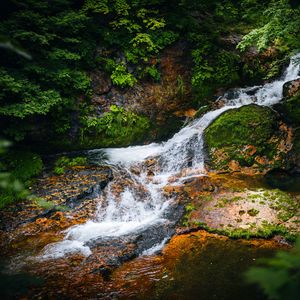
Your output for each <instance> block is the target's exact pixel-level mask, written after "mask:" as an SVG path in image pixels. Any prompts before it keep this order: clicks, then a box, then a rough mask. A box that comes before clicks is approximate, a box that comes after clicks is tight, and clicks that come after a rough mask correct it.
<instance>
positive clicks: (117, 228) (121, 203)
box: [42, 54, 300, 258]
mask: <svg viewBox="0 0 300 300" xmlns="http://www.w3.org/2000/svg"><path fill="white" fill-rule="evenodd" d="M299 58H300V54H297V55H295V56H294V57H292V59H291V62H290V64H289V66H288V67H287V69H286V71H285V72H284V74H283V76H282V77H281V78H280V79H278V80H276V81H274V82H272V83H267V84H265V85H263V86H254V87H248V88H241V89H237V90H235V91H233V92H231V93H226V94H225V95H224V96H223V99H224V101H225V106H224V107H222V108H220V109H217V110H214V111H210V112H208V113H206V114H205V115H204V116H202V117H201V118H199V119H197V120H194V121H193V122H191V123H190V124H188V125H187V126H185V127H184V128H182V129H181V130H180V131H179V132H178V133H176V134H175V135H174V136H173V137H172V138H171V139H170V140H168V141H166V142H163V143H160V144H158V143H152V144H150V145H145V146H133V147H127V148H111V149H102V150H91V151H89V152H88V155H89V156H90V158H91V160H93V161H94V162H97V161H99V160H102V159H103V152H104V153H105V156H106V157H107V159H106V163H107V164H109V165H111V166H113V170H114V180H113V182H111V183H110V184H109V186H108V187H107V188H106V190H105V191H104V192H103V193H102V194H101V195H100V196H99V203H100V204H99V207H98V211H97V213H96V216H95V218H94V219H93V220H89V221H88V222H87V223H85V224H82V225H77V226H73V227H71V228H70V229H68V230H67V231H66V235H65V238H64V240H63V241H61V242H58V243H54V244H50V245H48V246H46V248H45V249H44V252H43V256H42V257H43V258H57V257H61V256H63V255H65V254H66V253H72V252H81V253H82V254H83V255H86V256H88V255H90V254H91V250H90V248H89V246H88V242H90V241H91V240H93V239H97V238H101V237H103V238H108V239H109V238H115V237H120V236H123V235H127V234H130V233H134V232H136V231H138V230H140V229H143V228H147V227H150V226H152V225H153V224H164V223H166V222H169V221H170V220H168V217H167V213H168V209H170V207H172V205H173V204H174V201H175V199H172V198H171V199H170V198H166V197H165V195H164V193H163V188H164V187H165V186H166V185H168V184H171V185H176V184H180V182H181V181H182V180H183V179H186V178H190V177H194V176H203V175H205V169H204V149H203V132H204V130H205V128H206V127H207V126H208V125H209V124H210V123H211V122H212V121H213V120H214V119H216V118H217V117H218V116H219V115H220V114H222V113H223V112H225V111H226V110H229V109H232V108H237V107H240V106H243V105H248V104H251V103H256V104H257V105H265V106H270V105H274V104H275V103H278V102H279V101H280V100H281V99H282V88H283V85H284V83H286V82H287V81H290V80H293V79H297V78H299V70H300V66H299V64H297V63H296V62H295V60H296V59H299ZM137 169H138V172H137V171H136V170H137ZM116 186H117V187H118V188H116ZM167 238H168V237H165V238H164V239H162V240H161V241H159V242H158V243H157V244H155V245H152V248H153V249H155V250H157V248H158V247H162V246H163V244H164V243H165V242H166V241H167ZM152 248H151V249H152ZM151 249H150V250H149V251H144V253H147V254H151Z"/></svg>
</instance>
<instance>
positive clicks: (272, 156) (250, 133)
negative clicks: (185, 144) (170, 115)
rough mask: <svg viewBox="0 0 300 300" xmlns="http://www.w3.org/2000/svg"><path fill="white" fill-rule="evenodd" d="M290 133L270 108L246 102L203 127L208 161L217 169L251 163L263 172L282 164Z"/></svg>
mask: <svg viewBox="0 0 300 300" xmlns="http://www.w3.org/2000/svg"><path fill="white" fill-rule="evenodd" d="M289 137H290V133H289V131H288V127H287V126H284V124H283V123H282V122H281V121H280V119H279V117H278V114H277V113H276V112H274V111H273V110H272V109H271V108H268V107H262V106H258V105H247V106H243V107H241V108H237V109H232V110H228V111H226V112H225V113H223V114H222V115H221V116H219V118H217V119H216V120H215V121H214V122H212V124H211V125H210V126H208V128H207V129H206V130H205V133H204V138H205V144H206V149H207V152H208V160H207V162H208V165H209V166H210V167H211V168H213V169H216V170H222V171H224V170H227V171H233V172H237V171H242V170H243V169H246V168H250V167H251V168H252V169H254V170H255V172H266V171H268V170H270V169H272V168H274V167H279V166H283V165H284V164H285V158H286V154H287V152H288V151H289V150H290V147H291V144H290V143H289ZM252 173H253V172H252Z"/></svg>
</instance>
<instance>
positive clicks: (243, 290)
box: [141, 239, 275, 300]
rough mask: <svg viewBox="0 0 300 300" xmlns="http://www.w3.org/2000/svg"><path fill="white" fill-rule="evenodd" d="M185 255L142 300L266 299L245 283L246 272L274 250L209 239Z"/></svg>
mask: <svg viewBox="0 0 300 300" xmlns="http://www.w3.org/2000/svg"><path fill="white" fill-rule="evenodd" d="M198 246H199V245H197V242H196V243H195V247H194V248H192V249H191V251H189V252H184V253H183V254H182V255H181V256H180V257H179V259H178V261H177V262H176V263H175V267H174V270H173V271H172V272H171V274H169V276H168V277H166V278H162V279H161V280H160V281H159V282H158V283H157V284H156V286H155V288H154V291H153V295H151V296H149V295H143V296H142V297H141V299H191V300H192V299H197V300H225V299H226V300H227V299H228V300H240V299H246V300H247V299H249V300H253V299H266V298H265V297H264V296H263V294H262V293H261V292H260V291H259V289H258V288H257V287H256V286H250V285H247V284H246V283H245V280H244V273H245V271H246V270H248V268H249V267H250V266H252V265H254V264H255V263H256V261H257V259H258V258H262V257H269V256H271V255H273V254H274V252H275V250H272V249H267V248H263V247H254V246H251V245H249V244H248V245H247V244H243V243H241V242H239V241H234V240H226V241H222V240H218V239H210V240H209V241H208V243H207V244H206V245H205V247H201V249H197V248H198Z"/></svg>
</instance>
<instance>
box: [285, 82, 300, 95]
mask: <svg viewBox="0 0 300 300" xmlns="http://www.w3.org/2000/svg"><path fill="white" fill-rule="evenodd" d="M299 91H300V78H299V79H295V80H292V81H288V82H286V83H285V84H284V86H283V97H292V96H294V95H296V94H297V93H298V92H299Z"/></svg>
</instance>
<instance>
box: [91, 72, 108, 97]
mask: <svg viewBox="0 0 300 300" xmlns="http://www.w3.org/2000/svg"><path fill="white" fill-rule="evenodd" d="M91 79H92V88H93V92H94V93H95V94H96V95H103V94H106V93H108V92H109V91H110V90H111V88H112V83H111V79H110V77H109V76H108V74H107V73H105V72H102V71H96V72H93V73H92V74H91Z"/></svg>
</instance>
